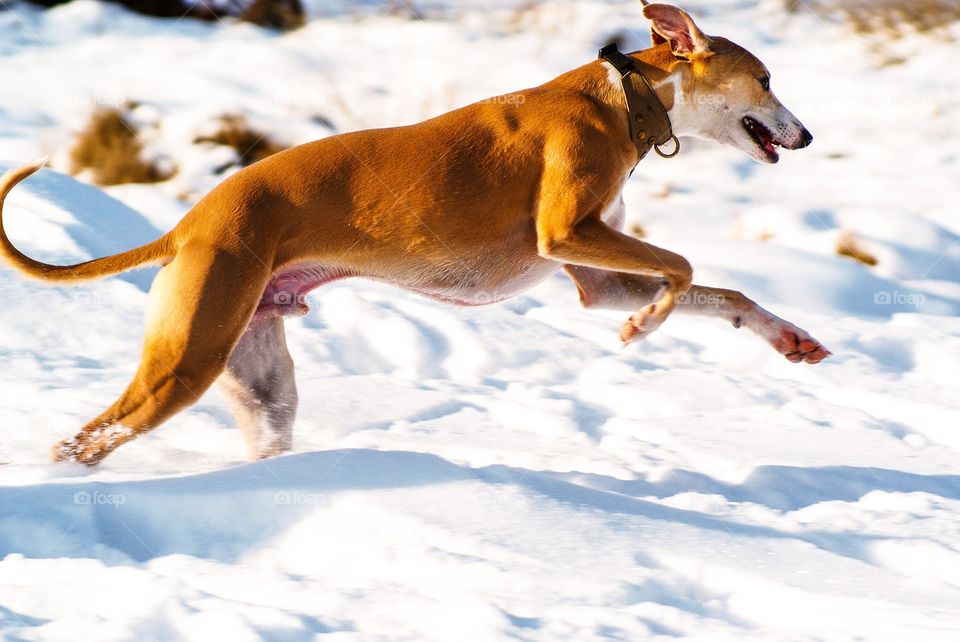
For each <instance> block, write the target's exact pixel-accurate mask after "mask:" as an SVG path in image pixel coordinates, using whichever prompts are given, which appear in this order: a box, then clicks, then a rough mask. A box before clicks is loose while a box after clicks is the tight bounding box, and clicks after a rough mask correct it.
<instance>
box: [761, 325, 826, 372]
mask: <svg viewBox="0 0 960 642" xmlns="http://www.w3.org/2000/svg"><path fill="white" fill-rule="evenodd" d="M770 345H772V346H773V348H774V350H776V351H777V352H779V353H780V354H782V355H783V356H785V357H786V358H787V360H788V361H791V362H793V363H800V362H804V363H820V362H821V361H823V360H824V359H826V358H827V357H829V356H831V355H832V354H833V353H832V352H830V351H829V350H827V349H826V348H824V347H823V345H822V344H821V343H820V342H819V341H817V340H816V339H814V338H813V337H811V336H810V335H809V334H807V333H806V332H804V331H803V330H801V329H800V328H797V327H795V326H789V327H784V328H781V329H780V331H779V333H778V334H777V335H776V336H775V337H774V338H773V339H771V340H770Z"/></svg>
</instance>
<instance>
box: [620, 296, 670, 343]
mask: <svg viewBox="0 0 960 642" xmlns="http://www.w3.org/2000/svg"><path fill="white" fill-rule="evenodd" d="M665 317H666V314H662V313H661V310H660V308H659V307H658V304H657V303H651V304H650V305H647V306H644V307H642V308H640V309H639V310H637V311H636V312H634V313H633V316H631V317H630V318H629V319H627V321H626V323H624V324H623V326H622V327H621V328H620V340H621V341H623V345H627V344H628V343H630V342H631V341H642V340H643V339H646V338H647V335H649V334H650V333H651V332H653V331H654V330H656V329H657V328H659V327H660V324H661V323H663V320H664V318H665Z"/></svg>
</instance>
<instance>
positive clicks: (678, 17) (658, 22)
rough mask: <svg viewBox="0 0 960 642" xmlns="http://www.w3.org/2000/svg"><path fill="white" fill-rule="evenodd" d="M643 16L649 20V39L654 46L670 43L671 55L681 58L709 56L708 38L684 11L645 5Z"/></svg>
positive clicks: (664, 6) (669, 7)
mask: <svg viewBox="0 0 960 642" xmlns="http://www.w3.org/2000/svg"><path fill="white" fill-rule="evenodd" d="M644 4H645V6H644V7H643V15H645V16H646V17H647V18H649V19H650V21H651V22H652V24H651V25H650V38H651V40H653V44H654V45H659V44H662V43H664V42H669V43H670V50H671V51H673V55H675V56H679V57H681V58H698V57H700V58H702V57H706V56H709V55H710V54H711V53H712V52H711V51H710V38H708V37H707V36H706V35H704V33H703V32H702V31H700V29H699V28H698V27H697V25H696V24H694V22H693V18H691V17H690V16H689V15H688V14H687V12H686V11H683V10H682V9H677V8H676V7H673V6H671V5H668V4H646V3H644Z"/></svg>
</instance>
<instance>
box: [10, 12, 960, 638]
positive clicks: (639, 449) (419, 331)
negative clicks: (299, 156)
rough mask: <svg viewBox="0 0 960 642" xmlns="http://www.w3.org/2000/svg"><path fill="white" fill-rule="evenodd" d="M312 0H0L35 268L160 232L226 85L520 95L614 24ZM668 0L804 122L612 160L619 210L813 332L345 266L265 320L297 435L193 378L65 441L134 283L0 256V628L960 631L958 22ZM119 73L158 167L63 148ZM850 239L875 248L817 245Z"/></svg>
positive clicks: (321, 115)
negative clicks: (375, 277)
mask: <svg viewBox="0 0 960 642" xmlns="http://www.w3.org/2000/svg"><path fill="white" fill-rule="evenodd" d="M341 4H342V3H341ZM440 4H441V3H431V4H430V7H433V6H435V5H440ZM505 4H509V3H498V5H499V6H503V5H505ZM515 4H519V3H515ZM325 6H326V7H327V8H326V9H325V10H324V12H323V13H324V17H322V18H317V19H314V20H312V21H310V23H309V24H308V25H307V26H306V27H305V28H303V29H301V30H299V31H296V32H293V33H290V34H286V35H282V36H278V35H275V34H271V33H268V32H265V31H262V30H260V29H257V28H255V27H252V26H250V25H242V24H212V25H210V24H199V23H194V22H190V21H188V20H183V21H173V20H167V21H162V20H154V19H149V18H144V17H140V16H136V15H133V14H130V13H128V12H125V11H123V10H122V9H119V8H117V7H112V6H109V5H106V4H97V3H94V2H91V1H88V0H79V1H76V2H72V3H70V4H67V5H63V6H60V7H57V8H55V9H52V10H49V11H40V10H38V9H36V8H32V7H30V6H24V5H17V6H15V7H14V8H13V9H12V10H9V11H5V12H2V13H0V33H2V37H0V56H2V57H3V64H2V65H0V84H2V86H4V87H6V88H7V91H5V92H4V93H3V95H2V96H0V158H2V159H3V160H4V163H3V167H2V169H6V168H9V167H13V166H17V165H20V164H23V163H25V162H28V161H30V160H32V159H34V158H37V157H38V156H41V155H43V154H50V155H51V157H52V158H53V161H52V162H53V168H54V169H46V170H42V171H41V172H40V173H38V174H37V175H35V176H34V177H31V178H30V179H29V180H27V181H26V182H24V183H23V184H21V185H19V186H18V187H17V188H16V189H15V190H14V191H13V192H12V193H11V195H10V196H9V197H8V199H7V201H8V202H7V204H6V207H5V212H4V214H5V219H4V221H5V224H6V226H7V229H8V231H9V233H10V236H11V238H12V239H13V240H14V242H15V243H16V244H17V245H18V247H21V248H22V249H24V251H26V252H27V253H29V254H30V255H32V256H36V257H38V258H40V259H43V260H49V261H55V262H59V263H67V262H72V261H77V260H83V259H86V258H91V257H95V256H102V255H104V254H108V253H112V252H116V251H119V250H122V249H125V248H128V247H131V246H133V245H136V244H139V243H142V242H145V241H147V240H150V239H152V238H154V237H156V236H157V235H158V234H160V233H161V231H162V230H164V229H168V228H169V227H170V226H172V225H173V224H174V223H175V222H176V220H178V218H179V217H180V216H182V214H183V213H184V212H185V211H186V210H187V209H188V207H189V205H188V203H187V202H186V201H185V200H182V198H183V197H185V198H187V199H190V198H195V197H196V196H198V195H201V194H203V193H204V192H206V191H207V190H208V189H210V188H211V187H212V186H213V185H215V184H216V183H217V182H218V181H219V180H221V179H222V176H217V175H215V174H214V173H213V169H214V168H216V167H219V166H222V165H223V164H224V162H229V160H230V159H231V156H230V153H229V152H228V151H227V150H225V149H223V148H215V147H211V146H202V145H194V144H192V142H191V141H192V140H193V138H194V137H195V136H196V135H198V134H200V133H203V132H208V131H209V130H210V128H211V127H212V126H213V124H214V123H215V120H216V118H217V117H218V116H219V115H220V114H222V113H224V112H243V113H245V114H247V116H248V118H249V119H250V121H251V123H253V124H254V125H256V126H258V127H260V128H262V129H263V130H265V131H268V132H270V133H271V134H272V135H274V136H275V137H276V138H278V139H280V140H282V141H284V142H287V143H297V142H303V141H307V140H310V139H313V138H317V137H321V136H326V135H329V134H330V133H332V131H347V130H351V129H355V128H359V127H377V126H384V125H393V124H399V123H405V122H412V121H415V120H419V119H421V118H425V117H428V116H432V115H435V114H438V113H442V112H443V111H446V110H448V109H450V108H453V107H455V106H457V105H461V104H465V103H467V102H469V101H471V100H475V99H480V98H483V97H484V96H488V95H495V94H500V93H504V92H507V91H510V90H513V89H518V88H522V87H528V86H532V85H535V84H538V83H540V82H543V81H545V80H547V79H549V78H551V77H552V76H553V75H556V74H558V73H560V72H562V71H564V70H565V69H568V68H571V67H574V66H576V65H579V64H582V63H583V62H585V61H587V60H590V59H591V58H592V57H593V56H594V55H595V51H596V49H597V47H598V46H599V45H601V44H603V43H604V41H605V40H606V39H607V38H608V37H609V36H610V35H612V34H615V33H624V34H626V37H627V40H628V42H629V43H632V46H635V47H640V46H643V45H644V44H645V35H644V34H645V32H646V23H645V21H644V20H643V18H642V17H641V16H640V3H638V2H633V1H631V2H629V3H599V2H578V3H575V4H574V3H553V4H546V5H543V6H541V7H540V8H533V9H528V10H525V11H521V12H515V11H514V10H513V9H510V8H506V9H497V10H495V11H494V10H488V11H479V10H476V9H468V10H464V11H461V10H459V9H457V7H454V8H453V9H451V11H450V15H449V16H448V17H447V18H446V19H443V20H439V19H435V20H434V19H432V20H425V21H408V20H405V19H403V18H402V17H396V16H386V15H382V14H379V13H378V12H377V11H376V10H375V9H374V8H372V7H373V5H372V3H364V10H363V11H359V12H353V11H347V10H344V11H345V13H344V12H340V11H339V10H337V9H336V8H333V9H331V7H333V6H334V5H333V4H330V3H327V4H326V5H325ZM430 7H428V8H430ZM684 7H685V8H687V9H688V10H689V11H691V13H692V14H693V15H694V16H695V18H696V19H697V20H698V22H699V23H700V24H701V26H702V27H703V28H704V29H705V30H706V31H707V32H708V33H717V34H722V35H725V36H727V37H730V38H731V39H733V40H735V41H737V42H739V43H741V44H743V45H745V46H747V47H748V48H750V49H751V50H752V51H753V52H754V53H756V54H757V55H758V56H759V57H760V58H761V59H762V60H763V61H764V62H765V63H766V64H767V66H768V67H769V68H770V69H771V70H772V71H773V87H774V90H775V91H776V92H777V93H778V96H779V97H780V98H781V99H782V100H783V101H784V103H785V104H786V105H787V106H788V107H789V108H790V109H791V110H792V111H793V112H794V113H795V114H797V115H798V116H799V117H800V118H801V120H803V121H804V124H805V125H806V126H807V127H808V128H809V129H810V130H811V131H812V132H813V134H814V136H815V141H814V144H813V146H812V147H811V148H810V149H807V150H803V151H798V152H787V153H785V154H784V155H783V159H782V161H781V162H780V163H779V164H778V165H777V166H770V167H768V166H761V165H758V164H755V163H753V162H751V161H749V160H748V159H746V158H745V157H743V156H742V155H739V154H738V153H737V152H735V151H733V150H727V149H721V148H719V147H717V146H715V145H712V144H708V143H702V142H694V141H684V150H683V153H682V154H681V155H680V157H679V158H677V159H674V160H669V161H668V160H663V159H660V158H656V157H651V158H649V159H647V160H645V161H644V162H643V164H642V165H641V166H640V167H639V168H638V170H637V171H636V173H635V175H634V176H633V178H632V179H631V180H630V182H629V183H628V186H627V190H626V193H625V197H626V200H627V205H628V219H629V220H628V223H639V224H641V225H642V226H643V227H644V228H645V230H646V231H647V233H648V240H650V241H651V242H653V243H657V244H659V245H662V246H665V247H668V248H670V249H672V250H675V251H678V252H681V253H683V254H684V255H685V256H687V257H688V258H689V259H690V260H691V262H692V263H693V265H694V266H695V270H696V280H697V281H698V282H701V283H704V284H709V285H717V286H721V287H730V288H736V289H742V290H743V291H744V292H746V293H747V294H748V296H750V297H751V298H753V299H755V300H757V301H759V302H760V303H761V304H763V305H765V306H767V307H769V308H770V309H771V310H772V311H773V312H774V313H776V314H778V315H779V316H782V317H784V318H787V319H789V320H791V321H792V322H794V323H797V324H798V325H800V326H801V327H804V328H805V329H807V330H809V331H810V332H811V333H812V334H813V335H814V336H815V337H817V338H818V339H820V340H821V341H823V342H824V344H825V345H826V346H827V347H828V348H830V349H831V350H832V351H833V352H834V353H835V356H834V357H832V358H831V359H829V360H828V361H826V362H824V363H823V364H821V365H818V366H814V367H810V366H803V365H794V364H791V363H788V362H787V361H785V360H784V359H783V358H782V357H780V356H779V355H777V354H776V353H774V352H773V351H772V350H770V348H769V347H768V346H767V345H765V344H764V343H763V342H762V341H761V340H759V339H758V338H757V337H755V336H753V335H750V334H749V333H748V332H747V331H745V330H740V331H736V330H734V329H733V328H731V327H729V326H728V325H726V324H723V323H719V322H717V321H713V320H709V319H695V318H682V317H678V316H673V317H671V318H670V319H669V320H668V321H667V322H666V323H665V324H664V325H663V326H662V327H661V328H660V329H659V330H658V331H657V332H656V333H654V334H653V335H651V337H650V338H649V339H648V340H647V341H645V342H644V343H643V344H640V345H637V346H630V347H629V348H626V349H623V348H621V347H620V346H619V342H618V340H617V332H618V329H619V326H620V323H621V322H622V321H623V319H624V316H625V315H624V314H622V313H604V312H594V311H584V310H581V309H580V308H579V306H578V304H577V301H576V292H575V289H574V287H573V286H572V284H570V283H569V282H568V281H567V280H565V278H564V277H563V276H562V275H558V276H557V277H555V278H552V279H550V280H548V281H547V282H545V283H543V284H542V285H540V286H538V287H537V288H535V289H534V290H532V291H530V292H528V293H526V294H524V295H522V296H520V297H517V298H515V299H513V300H510V301H508V302H505V303H502V304H497V305H492V306H486V307H480V308H471V309H463V308H453V307H448V306H444V305H442V304H439V303H436V302H433V301H429V300H425V299H422V298H418V297H416V296H415V295H412V294H409V293H405V292H401V291H398V290H394V289H391V288H388V287H386V286H383V285H379V284H375V283H367V282H361V281H341V282H337V283H335V284H331V285H329V286H326V287H324V288H323V289H321V290H319V291H318V292H316V293H315V294H313V295H311V297H310V304H311V308H312V311H311V312H310V314H309V315H307V316H306V317H304V318H302V319H297V320H291V321H289V322H288V324H287V327H288V335H289V341H290V345H291V352H292V354H293V356H294V359H295V361H296V363H297V378H298V386H299V390H300V395H301V407H300V412H299V415H298V420H297V424H296V427H295V449H294V452H293V453H291V454H289V455H286V456H283V457H279V458H276V459H272V460H268V461H264V462H260V463H247V462H245V461H244V459H243V457H244V452H243V440H242V439H241V437H240V435H239V431H238V430H237V429H236V428H235V427H234V424H233V420H232V417H231V415H230V413H229V411H228V410H227V408H226V405H225V403H224V401H223V399H222V398H220V397H219V395H218V394H217V393H216V392H211V393H209V394H208V395H206V396H205V397H204V398H203V399H202V400H201V401H200V402H199V403H198V404H197V405H196V406H195V407H193V408H192V409H190V410H189V411H186V412H184V413H181V414H180V415H178V416H177V417H175V418H174V419H172V420H170V421H169V422H168V423H167V424H166V425H164V426H163V427H162V428H160V429H158V430H157V431H156V432H154V433H152V434H150V435H148V436H145V437H142V438H140V439H138V440H135V441H134V442H131V443H129V444H127V445H125V446H123V447H122V448H120V449H119V450H118V451H117V452H116V453H115V454H113V455H112V456H111V457H109V458H108V459H107V460H105V461H104V463H103V464H101V465H100V466H99V467H97V468H95V469H85V468H82V467H79V466H73V465H63V464H61V465H53V464H50V463H48V454H49V448H50V447H51V446H52V445H53V443H54V442H56V441H58V440H59V439H62V438H64V437H68V436H71V435H73V434H74V433H75V432H76V430H77V429H78V428H79V427H80V426H81V425H82V424H83V423H85V422H86V421H88V420H89V419H90V418H91V417H93V416H95V415H96V414H97V413H98V412H100V411H101V410H102V409H103V408H104V407H105V406H106V405H107V404H109V403H110V402H112V401H113V400H114V399H115V398H116V395H117V394H118V393H119V392H120V390H121V389H122V388H123V386H124V385H125V384H126V383H127V381H129V379H130V377H131V375H132V373H133V370H134V368H135V367H136V356H137V354H138V352H139V345H140V341H141V338H142V327H143V315H144V311H145V309H146V289H147V287H148V285H149V282H150V279H151V277H152V275H153V272H152V271H151V270H143V271H138V272H132V273H130V274H127V275H124V276H121V277H118V278H112V279H107V280H104V281H99V282H95V283H90V284H86V285H83V286H80V287H75V288H71V289H64V288H50V287H44V286H40V285H37V284H35V283H31V282H27V281H25V280H23V279H21V278H20V277H19V276H17V275H15V274H14V273H12V272H11V271H10V270H8V269H5V268H3V269H0V304H2V312H0V364H2V368H0V426H2V430H0V462H2V463H0V640H10V641H13V640H50V641H56V640H71V641H76V640H96V641H97V642H107V641H124V640H147V639H148V640H208V639H211V638H216V639H227V640H237V641H244V640H261V639H262V640H285V641H286V640H330V641H338V640H391V641H394V640H443V641H448V640H453V639H456V640H498V639H517V640H530V641H533V640H538V641H539V640H578V641H579V640H598V639H620V640H641V639H643V640H655V639H666V638H671V637H681V638H684V637H685V638H692V639H696V640H716V641H723V640H738V641H741V640H758V641H759V640H763V641H769V640H791V641H792V642H793V641H796V642H804V641H813V640H817V641H831V642H833V641H836V642H841V641H842V642H846V641H848V640H871V641H878V642H882V641H885V640H889V641H897V642H899V641H901V640H924V641H936V640H944V641H947V640H949V641H951V642H952V640H955V639H956V636H957V631H960V544H958V542H960V472H958V470H960V398H958V395H957V381H958V380H960V321H958V320H957V318H956V317H957V315H958V313H960V243H958V239H960V222H958V220H957V218H956V216H955V213H956V207H955V205H954V204H955V202H956V200H957V197H958V192H957V190H958V189H960V188H958V184H960V183H958V178H960V154H958V152H957V147H956V140H957V134H958V129H957V127H958V125H957V124H958V123H960V99H958V96H960V76H957V75H956V74H950V73H947V70H946V69H945V67H946V66H947V63H945V62H944V61H946V60H950V59H951V58H950V56H951V54H952V53H954V49H955V43H952V42H949V41H946V40H943V39H938V38H931V37H924V36H919V35H909V36H906V37H904V38H902V39H900V40H896V41H890V42H888V43H887V42H884V41H880V40H878V39H877V38H869V37H862V36H853V35H852V34H850V32H849V31H848V30H847V28H846V27H844V26H843V25H842V24H837V23H833V22H830V21H823V20H821V19H820V18H817V17H815V16H812V15H808V14H802V13H801V14H797V15H787V14H785V13H784V12H783V11H782V9H781V8H782V3H781V2H780V1H779V0H762V1H745V2H742V1H740V2H727V3H716V2H705V1H701V0H698V1H696V2H693V1H691V2H687V3H685V4H684ZM953 34H954V36H960V29H958V28H957V27H956V26H954V27H953ZM878 49H879V50H881V51H882V53H884V54H886V55H889V56H891V57H892V56H896V57H901V58H903V59H904V62H902V63H901V64H889V63H884V62H883V56H880V55H879V54H878ZM126 99H135V100H137V101H138V102H139V103H140V107H138V108H137V109H136V110H135V112H134V116H135V119H136V120H137V122H138V123H139V124H141V126H143V127H144V129H143V138H144V141H145V143H146V147H147V150H148V153H149V154H152V155H155V156H157V157H164V158H166V159H167V160H168V161H172V162H175V163H176V164H178V165H179V168H180V171H179V172H178V174H177V175H176V176H175V177H174V178H173V179H171V180H170V181H168V182H166V183H162V184H158V185H152V186H149V185H126V186H118V187H113V188H108V189H107V190H105V192H104V191H101V190H99V189H96V188H93V187H90V186H88V185H85V184H83V183H81V182H78V181H77V180H74V179H72V178H69V177H67V176H64V175H63V174H62V171H64V170H65V169H66V168H67V166H68V164H67V162H66V153H67V150H68V149H69V143H70V137H71V135H72V132H74V131H75V130H76V129H77V128H78V127H79V126H81V125H82V124H83V121H84V120H85V118H86V117H87V116H88V114H89V112H90V110H91V108H92V107H93V106H95V105H98V104H119V103H122V102H123V101H124V100H126ZM327 123H331V124H332V127H330V126H328V125H327ZM55 170H59V171H55ZM848 230H849V231H852V232H853V233H854V235H855V238H856V239H857V242H858V243H860V244H861V245H862V246H863V247H864V248H866V249H867V250H868V251H870V252H871V253H872V254H874V255H875V256H876V257H877V258H878V260H879V264H878V265H877V266H876V267H875V268H869V267H866V266H863V265H860V264H859V263H856V262H854V261H852V260H850V259H847V258H843V257H839V256H837V255H836V254H835V247H836V245H837V242H838V239H840V238H841V236H842V234H843V233H844V232H846V231H848ZM762 239H766V240H762ZM361 318H362V319H364V320H365V321H364V323H358V322H357V320H358V319H361ZM370 319H375V320H376V321H375V322H372V323H371V322H370V321H369V320H370Z"/></svg>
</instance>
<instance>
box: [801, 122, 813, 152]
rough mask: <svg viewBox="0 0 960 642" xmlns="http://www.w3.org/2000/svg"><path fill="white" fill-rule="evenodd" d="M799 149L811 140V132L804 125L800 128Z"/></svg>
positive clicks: (807, 144)
mask: <svg viewBox="0 0 960 642" xmlns="http://www.w3.org/2000/svg"><path fill="white" fill-rule="evenodd" d="M800 141H801V142H800V149H803V148H804V147H807V146H809V145H810V143H812V142H813V134H811V133H810V131H809V130H808V129H807V128H806V127H801V128H800Z"/></svg>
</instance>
